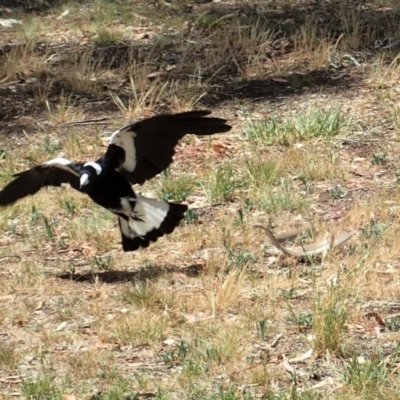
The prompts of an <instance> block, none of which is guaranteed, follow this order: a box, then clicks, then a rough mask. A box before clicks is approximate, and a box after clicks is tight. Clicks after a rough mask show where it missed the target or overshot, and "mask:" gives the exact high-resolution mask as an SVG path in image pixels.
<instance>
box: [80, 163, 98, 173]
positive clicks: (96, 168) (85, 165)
mask: <svg viewBox="0 0 400 400" xmlns="http://www.w3.org/2000/svg"><path fill="white" fill-rule="evenodd" d="M83 167H84V168H85V167H92V168H93V169H94V170H95V171H96V174H97V175H100V174H101V171H102V168H101V165H99V164H97V163H96V162H94V161H88V162H87V163H86V164H83Z"/></svg>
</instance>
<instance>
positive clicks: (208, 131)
mask: <svg viewBox="0 0 400 400" xmlns="http://www.w3.org/2000/svg"><path fill="white" fill-rule="evenodd" d="M209 114H210V112H209V111H191V112H184V113H179V114H164V115H159V116H155V117H152V118H148V119H145V120H141V121H139V122H136V123H133V124H130V125H127V126H124V127H123V128H121V129H119V130H117V131H116V132H114V133H113V134H112V135H111V136H110V137H109V140H110V143H109V146H108V148H107V151H106V153H105V154H104V155H103V156H102V157H101V158H99V159H98V160H97V161H89V162H86V163H73V162H71V161H69V160H67V159H65V158H55V159H53V160H50V161H47V162H45V163H43V164H41V165H38V166H35V167H33V168H31V169H29V170H27V171H24V172H20V173H17V174H15V175H14V176H15V177H16V179H15V180H14V181H12V182H11V183H9V184H8V185H7V186H6V187H5V188H4V189H3V190H2V191H0V206H7V205H9V204H12V203H14V202H16V201H17V200H19V199H21V198H23V197H25V196H28V195H33V194H35V193H37V192H38V191H39V190H40V189H41V188H42V187H45V186H61V184H62V183H69V184H70V185H71V186H72V187H73V188H74V189H76V190H78V191H80V192H82V193H85V194H87V195H88V196H89V197H90V198H91V199H92V200H93V201H94V202H96V203H97V204H99V205H101V206H102V207H104V208H106V209H108V210H109V211H111V212H113V213H114V214H116V215H117V216H118V220H119V227H120V231H121V237H122V248H123V250H124V251H134V250H137V249H138V248H139V247H147V246H149V244H150V242H155V241H156V240H157V239H158V238H159V237H161V236H163V235H165V234H167V233H171V232H172V231H173V230H174V229H175V227H176V226H177V225H178V224H179V223H180V221H181V220H182V218H183V216H184V213H185V212H186V211H187V206H186V205H184V204H177V203H170V202H166V201H159V200H154V199H149V198H146V197H142V196H140V195H138V194H136V193H135V192H134V191H133V190H132V187H131V184H142V183H144V182H145V181H146V180H148V179H151V178H153V177H154V176H155V175H157V174H158V173H160V172H162V171H163V170H165V169H166V168H167V167H168V166H169V165H170V163H171V162H172V157H173V155H174V153H175V146H176V144H177V143H178V142H179V140H180V139H181V138H182V137H183V136H184V135H185V134H187V133H193V134H197V135H212V134H215V133H222V132H227V131H229V130H230V129H231V126H230V125H227V124H226V120H224V119H221V118H210V117H207V115H209Z"/></svg>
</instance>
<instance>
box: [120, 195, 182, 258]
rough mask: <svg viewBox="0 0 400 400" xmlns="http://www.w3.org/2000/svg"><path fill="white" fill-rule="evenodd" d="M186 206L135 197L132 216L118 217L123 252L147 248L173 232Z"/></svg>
mask: <svg viewBox="0 0 400 400" xmlns="http://www.w3.org/2000/svg"><path fill="white" fill-rule="evenodd" d="M186 211H187V206H186V205H184V204H176V203H168V202H166V201H159V200H153V199H148V198H145V197H140V196H137V198H136V202H135V207H134V210H133V213H132V216H131V217H130V218H129V219H128V220H125V219H123V218H121V217H119V218H118V219H119V227H120V230H121V237H122V248H123V250H124V251H134V250H137V249H138V248H139V247H148V246H149V244H150V242H155V241H157V239H158V238H159V237H161V236H163V235H165V234H168V233H171V232H173V230H174V229H175V227H176V226H178V225H179V223H180V221H181V220H182V219H183V216H184V214H185V212H186Z"/></svg>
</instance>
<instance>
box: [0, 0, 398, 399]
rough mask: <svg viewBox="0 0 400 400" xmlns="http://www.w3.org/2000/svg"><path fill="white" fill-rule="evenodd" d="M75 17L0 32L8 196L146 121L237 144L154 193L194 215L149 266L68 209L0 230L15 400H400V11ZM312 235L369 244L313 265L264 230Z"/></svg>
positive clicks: (0, 289)
mask: <svg viewBox="0 0 400 400" xmlns="http://www.w3.org/2000/svg"><path fill="white" fill-rule="evenodd" d="M60 3H61V2H60ZM60 3H59V4H58V5H55V6H54V7H52V8H49V9H47V10H45V11H43V12H36V14H35V15H32V14H28V13H27V14H25V13H23V12H22V11H21V10H12V12H11V13H8V14H6V15H7V16H6V17H4V18H9V17H10V18H16V19H20V20H21V21H23V24H22V25H20V26H14V27H13V28H4V27H0V29H1V31H0V34H2V37H3V42H4V44H6V43H8V44H14V46H11V47H9V48H7V47H5V48H3V49H2V52H1V54H0V67H1V68H0V107H1V108H0V115H1V117H2V122H0V129H1V134H2V135H3V136H4V138H6V139H7V140H3V141H2V142H1V144H0V169H1V173H0V186H1V187H2V186H3V185H4V184H6V183H7V182H8V181H9V180H10V179H11V176H12V174H13V173H15V172H18V171H21V170H23V169H24V168H28V167H30V166H32V165H34V164H37V163H40V162H42V161H44V160H46V159H50V158H54V157H60V156H64V157H69V158H71V159H74V160H88V159H94V158H96V157H97V156H99V155H100V154H101V153H102V152H103V151H104V150H105V148H104V147H103V144H102V141H101V135H102V134H103V133H104V131H108V132H109V131H112V130H114V129H115V128H117V127H118V126H121V125H123V124H125V123H126V122H127V121H128V120H130V119H132V118H143V117H147V116H150V115H153V114H154V113H157V112H161V111H167V110H168V111H172V112H177V111H184V110H190V109H194V108H195V109H196V108H211V109H212V110H213V111H214V114H215V115H217V116H223V117H226V118H227V119H228V120H229V121H230V123H231V124H232V125H233V127H234V128H233V130H232V132H231V133H229V134H226V135H221V136H218V137H215V138H213V139H212V140H205V139H204V138H192V137H188V138H185V139H184V140H183V143H182V144H180V146H179V147H178V149H177V154H176V157H175V162H174V164H173V165H172V166H171V168H170V169H169V170H168V171H165V172H164V173H163V174H161V175H160V176H159V177H157V178H155V179H154V180H153V181H152V182H149V183H146V184H145V185H144V186H143V187H142V188H137V190H139V191H143V192H145V193H147V194H148V195H154V196H156V197H159V198H164V199H169V200H175V201H179V202H182V201H186V202H188V203H189V205H190V211H189V212H188V214H187V216H186V218H185V223H183V224H182V226H181V227H180V228H179V229H178V230H176V232H174V233H173V234H171V235H169V236H167V237H164V238H162V239H161V240H159V241H158V242H157V243H155V244H154V245H152V246H151V247H150V248H149V249H144V250H141V251H138V252H136V253H132V254H124V253H123V252H122V251H121V249H120V243H119V241H120V238H119V233H118V227H117V224H116V220H115V219H114V217H113V216H112V215H111V214H110V213H108V212H106V211H105V210H103V209H101V208H100V207H97V206H96V205H94V204H93V203H92V202H91V201H90V200H89V199H88V198H86V197H85V196H82V195H80V194H79V193H76V192H74V191H73V190H72V189H70V188H64V187H63V188H52V189H47V190H43V191H41V192H40V193H38V194H37V195H35V196H34V197H32V198H27V199H24V200H23V201H21V202H19V203H18V204H16V205H15V206H13V207H9V208H6V209H4V210H2V212H1V214H0V229H1V232H2V236H1V238H0V265H1V268H0V269H1V271H0V273H1V275H0V279H1V284H0V299H1V300H2V308H1V310H0V383H1V385H0V393H1V396H2V398H4V399H7V398H10V399H11V398H16V397H19V398H25V399H38V398H43V399H73V398H77V399H108V400H114V399H115V400H117V399H139V398H148V397H152V398H156V399H159V400H166V399H188V400H189V399H193V400H194V399H196V400H239V399H245V400H252V399H257V398H263V399H268V400H278V399H293V400H294V399H301V400H306V399H309V400H311V399H312V400H316V399H328V398H329V399H338V400H339V399H340V400H342V399H343V400H345V399H376V398H385V399H393V400H394V399H397V398H398V392H399V388H400V384H399V377H398V353H399V350H398V349H399V339H398V331H399V329H400V328H399V327H400V324H399V317H398V313H399V307H400V303H399V298H400V289H399V288H400V281H399V280H400V278H399V273H398V271H399V259H400V250H399V246H398V241H399V238H400V229H399V224H398V222H399V216H398V215H399V207H398V203H399V201H400V199H399V197H400V193H399V183H400V179H399V177H400V173H399V170H400V168H399V166H398V162H397V154H398V152H399V150H400V146H399V127H400V119H399V118H400V117H399V104H398V101H397V97H398V93H399V90H400V86H399V83H398V82H399V79H398V78H399V62H398V55H397V51H398V48H397V47H390V46H389V48H386V49H385V48H382V47H381V48H379V47H377V46H376V44H377V42H376V41H377V40H382V39H388V38H392V39H391V40H392V41H391V42H390V43H392V42H393V41H395V40H398V39H399V31H398V18H397V16H396V15H397V14H396V11H397V12H398V11H399V10H398V7H399V6H398V5H397V2H395V1H389V0H385V1H372V0H371V1H367V2H364V3H363V5H362V6H361V5H360V7H359V6H358V5H354V4H353V3H352V4H351V5H350V4H349V2H347V1H344V0H343V1H339V0H338V1H333V2H324V1H322V2H319V4H317V5H316V4H315V2H313V3H311V2H310V4H308V3H307V2H296V1H291V2H289V1H288V2H281V3H282V4H281V3H280V4H278V5H276V4H273V2H259V3H257V2H253V1H248V2H230V3H229V4H225V3H221V4H218V3H211V4H197V3H196V2H190V1H186V2H183V1H177V2H163V1H160V2H155V3H154V4H153V3H152V2H143V3H141V2H123V1H120V2H118V1H108V0H95V1H93V2H84V3H81V2H70V3H65V4H60ZM66 11H68V13H67V12H66ZM384 45H385V44H383V46H384ZM100 118H105V120H104V121H99V119H100ZM83 120H91V122H90V124H91V125H82V124H79V121H83ZM77 122H78V124H76V123H77ZM103 122H104V124H103ZM70 123H74V124H70ZM306 221H307V222H311V223H312V224H313V230H312V232H311V233H310V234H309V235H302V236H301V237H300V238H299V239H298V242H299V243H308V242H310V241H313V240H317V239H320V238H323V237H324V235H325V233H326V232H330V233H333V234H338V233H339V232H341V231H343V230H350V231H351V232H352V233H353V238H352V239H351V241H349V242H348V243H347V244H346V246H345V247H344V248H343V249H342V250H341V251H339V252H336V253H332V254H327V255H325V256H324V257H323V258H310V259H308V260H306V261H304V260H303V261H299V260H295V259H283V258H280V257H271V256H269V255H268V254H267V253H266V250H267V249H268V243H267V240H266V238H265V237H263V236H262V235H260V231H257V230H255V229H254V228H253V225H254V224H255V223H263V224H265V225H267V226H269V227H270V228H272V229H273V230H274V231H276V232H279V231H284V230H286V229H288V228H291V227H294V226H296V225H298V224H299V223H300V224H301V223H303V222H306ZM288 245H289V244H288ZM311 350H312V352H310V351H311ZM302 356H304V357H303V358H302ZM74 396H75V397H74Z"/></svg>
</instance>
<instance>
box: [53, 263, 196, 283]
mask: <svg viewBox="0 0 400 400" xmlns="http://www.w3.org/2000/svg"><path fill="white" fill-rule="evenodd" d="M203 269H204V264H192V265H189V266H184V267H183V266H175V265H169V266H165V265H151V266H147V267H144V268H141V269H139V270H136V271H99V272H95V271H90V272H81V273H74V272H68V273H64V274H59V275H56V277H57V278H59V279H65V280H70V281H73V282H92V283H94V282H104V283H119V282H132V283H137V282H145V281H148V280H156V279H158V278H160V277H161V276H163V275H166V274H172V273H179V274H183V275H185V276H187V277H190V278H195V277H197V276H199V275H200V273H201V272H202V271H203Z"/></svg>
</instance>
